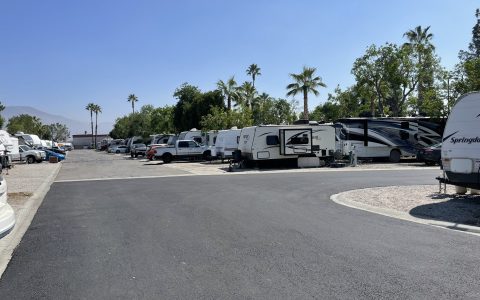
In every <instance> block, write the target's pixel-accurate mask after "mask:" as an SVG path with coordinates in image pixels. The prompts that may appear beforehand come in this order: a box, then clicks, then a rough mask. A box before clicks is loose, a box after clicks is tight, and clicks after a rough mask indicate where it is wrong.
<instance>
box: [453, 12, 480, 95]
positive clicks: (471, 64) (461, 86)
mask: <svg viewBox="0 0 480 300" xmlns="http://www.w3.org/2000/svg"><path fill="white" fill-rule="evenodd" d="M475 17H476V18H477V22H476V24H475V26H474V27H473V29H472V41H471V42H470V44H469V47H468V50H469V51H463V50H462V51H460V53H459V55H458V56H459V59H460V62H459V63H458V64H457V65H456V66H455V71H454V77H455V78H457V80H456V81H455V83H454V88H455V91H456V92H457V93H458V94H465V93H468V92H472V91H479V90H480V10H479V9H477V10H476V12H475Z"/></svg>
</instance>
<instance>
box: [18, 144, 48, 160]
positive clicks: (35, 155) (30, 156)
mask: <svg viewBox="0 0 480 300" xmlns="http://www.w3.org/2000/svg"><path fill="white" fill-rule="evenodd" d="M18 150H19V152H20V160H26V162H27V164H33V163H34V162H38V163H40V162H42V161H43V160H44V159H45V158H46V157H47V154H46V153H45V151H43V150H35V149H33V148H30V147H29V146H27V145H20V146H18Z"/></svg>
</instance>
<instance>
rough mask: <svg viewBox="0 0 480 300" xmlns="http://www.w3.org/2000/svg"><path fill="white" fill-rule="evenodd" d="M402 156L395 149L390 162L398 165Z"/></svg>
mask: <svg viewBox="0 0 480 300" xmlns="http://www.w3.org/2000/svg"><path fill="white" fill-rule="evenodd" d="M400 155H401V153H400V151H399V150H397V149H393V150H392V151H390V158H389V159H390V162H393V163H398V162H399V161H400Z"/></svg>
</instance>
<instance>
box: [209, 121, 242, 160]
mask: <svg viewBox="0 0 480 300" xmlns="http://www.w3.org/2000/svg"><path fill="white" fill-rule="evenodd" d="M240 132H241V129H237V128H232V129H230V130H220V131H219V132H218V135H217V142H216V143H215V150H216V151H215V152H216V155H217V156H218V157H219V158H220V159H222V161H223V160H224V159H226V158H232V156H233V151H235V150H237V149H238V142H239V140H240Z"/></svg>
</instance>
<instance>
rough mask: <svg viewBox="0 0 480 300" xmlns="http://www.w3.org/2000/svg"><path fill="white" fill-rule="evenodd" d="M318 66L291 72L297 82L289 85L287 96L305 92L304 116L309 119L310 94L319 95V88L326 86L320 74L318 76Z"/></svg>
mask: <svg viewBox="0 0 480 300" xmlns="http://www.w3.org/2000/svg"><path fill="white" fill-rule="evenodd" d="M316 70H317V69H316V68H308V67H303V71H302V72H301V73H299V74H290V77H292V78H293V80H295V82H293V83H290V84H289V85H287V90H288V92H287V97H289V96H295V95H297V94H298V93H302V94H303V118H304V119H306V120H308V94H309V93H313V94H314V95H315V96H318V95H319V94H320V93H319V92H318V90H317V88H319V87H326V85H325V83H323V82H322V78H321V77H320V76H316V75H315V72H316Z"/></svg>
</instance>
